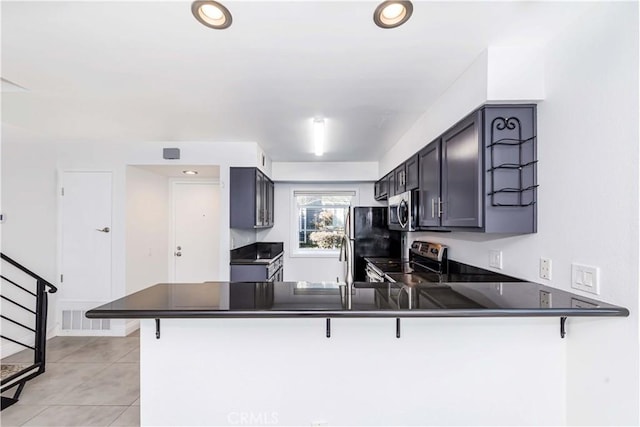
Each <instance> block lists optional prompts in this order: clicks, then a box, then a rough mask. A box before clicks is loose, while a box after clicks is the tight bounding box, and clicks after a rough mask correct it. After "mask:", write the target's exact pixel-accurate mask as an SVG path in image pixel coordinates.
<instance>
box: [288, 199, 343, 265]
mask: <svg viewBox="0 0 640 427" xmlns="http://www.w3.org/2000/svg"><path fill="white" fill-rule="evenodd" d="M355 196H356V193H355V191H294V192H293V199H294V205H295V206H294V212H295V214H296V224H297V225H296V240H295V244H294V252H295V253H297V254H298V255H304V254H309V255H314V256H316V255H321V254H327V255H335V254H336V253H337V252H338V250H339V249H340V243H341V241H342V235H343V234H344V231H345V229H344V227H345V220H346V217H347V212H349V206H351V204H352V202H353V200H354V197H355Z"/></svg>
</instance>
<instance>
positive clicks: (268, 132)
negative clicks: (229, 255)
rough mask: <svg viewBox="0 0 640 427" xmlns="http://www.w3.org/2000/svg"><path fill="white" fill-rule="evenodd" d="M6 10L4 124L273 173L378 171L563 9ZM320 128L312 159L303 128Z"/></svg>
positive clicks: (544, 5) (44, 5) (306, 4)
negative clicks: (378, 164) (485, 63)
mask: <svg viewBox="0 0 640 427" xmlns="http://www.w3.org/2000/svg"><path fill="white" fill-rule="evenodd" d="M224 3H225V4H226V5H227V7H228V8H229V9H230V11H231V13H232V14H233V25H232V26H231V27H230V28H229V29H227V30H224V31H220V30H213V29H209V28H206V27H204V26H202V25H201V24H199V23H198V22H197V21H196V20H195V19H194V18H193V16H192V14H191V10H190V4H191V3H190V2H189V1H179V2H158V1H143V2H112V1H102V2H80V1H75V2H56V1H46V2H32V1H16V2H7V1H3V2H2V77H3V78H5V79H8V80H10V81H11V82H13V83H15V84H17V85H19V86H22V87H25V88H27V89H29V91H28V92H10V93H9V92H4V93H2V122H3V128H4V127H5V126H4V125H10V126H9V127H17V128H22V129H23V130H25V131H27V133H28V134H32V135H33V134H37V135H41V136H44V137H46V138H49V139H52V140H58V141H108V142H121V141H255V142H257V143H259V144H260V145H261V146H262V147H263V148H264V149H265V151H266V152H267V153H268V154H269V155H270V156H271V157H272V159H273V160H274V161H315V160H322V161H365V160H367V161H371V160H373V161H375V160H378V159H379V157H380V156H381V155H382V154H383V153H384V152H385V151H387V150H388V149H389V148H390V147H391V146H393V144H394V143H395V142H397V141H398V139H399V138H400V137H401V136H402V135H403V134H404V132H406V131H407V130H408V128H409V127H410V126H411V125H412V124H413V123H414V121H415V120H416V119H417V118H418V117H419V116H420V115H421V114H422V113H424V112H425V111H426V110H427V108H428V107H429V106H430V105H431V104H432V103H433V102H434V100H436V99H437V97H438V96H439V95H440V94H441V93H442V92H443V91H445V90H446V89H447V87H448V86H449V85H451V84H452V83H453V82H454V81H455V79H456V78H457V77H458V76H459V75H460V74H461V73H462V72H463V71H464V70H465V69H466V68H467V67H468V66H469V65H470V64H471V63H472V62H473V60H474V59H475V58H476V57H477V56H478V55H479V54H480V53H481V52H482V51H483V50H484V49H486V48H487V46H489V45H498V46H504V45H518V44H526V45H539V44H543V43H546V42H547V41H548V40H550V38H551V37H552V36H553V35H554V34H555V33H556V32H557V31H559V30H561V29H562V28H563V27H564V26H565V25H568V23H569V22H571V21H572V20H574V19H577V17H578V16H579V14H581V13H582V12H584V11H585V10H586V7H588V6H586V4H581V3H575V2H569V3H558V2H519V1H515V2H479V1H476V2H451V1H446V2H425V1H417V2H414V12H413V16H412V18H411V19H410V21H409V22H408V23H407V24H405V25H404V26H402V27H399V28H396V29H386V30H385V29H380V28H378V27H376V26H375V25H374V23H373V19H372V14H373V10H374V9H375V7H376V5H377V2H369V1H355V2H348V1H275V2H274V1H259V2H248V1H226V2H224ZM315 116H324V117H326V118H327V138H328V143H327V148H326V150H327V153H326V155H325V156H323V157H322V158H317V157H315V156H314V155H313V146H312V141H311V120H312V118H313V117H315Z"/></svg>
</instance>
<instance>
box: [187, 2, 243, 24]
mask: <svg viewBox="0 0 640 427" xmlns="http://www.w3.org/2000/svg"><path fill="white" fill-rule="evenodd" d="M191 13H193V16H195V17H196V19H197V20H198V21H200V23H201V24H202V25H206V26H207V27H209V28H215V29H216V30H223V29H225V28H228V27H229V26H230V25H231V21H232V20H233V19H232V18H231V13H230V12H229V9H227V8H226V7H224V6H223V5H221V4H220V3H218V2H217V1H213V0H198V1H194V2H193V3H192V4H191Z"/></svg>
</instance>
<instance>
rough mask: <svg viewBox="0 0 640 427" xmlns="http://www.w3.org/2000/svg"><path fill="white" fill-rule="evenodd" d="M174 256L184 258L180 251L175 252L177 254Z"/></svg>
mask: <svg viewBox="0 0 640 427" xmlns="http://www.w3.org/2000/svg"><path fill="white" fill-rule="evenodd" d="M174 255H175V256H182V252H179V251H178V252H175V253H174Z"/></svg>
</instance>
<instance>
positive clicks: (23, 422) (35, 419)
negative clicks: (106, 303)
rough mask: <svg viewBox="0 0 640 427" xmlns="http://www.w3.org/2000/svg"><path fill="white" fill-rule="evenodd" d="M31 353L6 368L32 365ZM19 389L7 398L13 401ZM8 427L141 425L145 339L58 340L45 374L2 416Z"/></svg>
mask: <svg viewBox="0 0 640 427" xmlns="http://www.w3.org/2000/svg"><path fill="white" fill-rule="evenodd" d="M30 358H32V353H31V351H25V352H21V353H17V354H14V355H13V356H10V357H7V358H5V359H3V360H2V363H11V362H13V363H19V362H29V360H30ZM14 390H15V389H13V390H9V393H6V394H4V395H6V396H10V397H12V396H13V393H14ZM0 424H1V425H2V426H3V427H8V426H64V427H67V426H139V425H140V337H139V335H138V332H134V333H133V334H131V335H129V336H127V337H55V338H52V339H50V340H49V341H47V367H46V371H45V373H44V374H42V375H40V376H38V377H36V378H35V379H33V380H31V381H29V382H27V385H26V386H25V387H24V389H23V390H22V394H21V395H20V400H19V401H18V403H16V404H14V405H13V406H11V407H9V408H7V409H5V410H4V411H2V412H0Z"/></svg>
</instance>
